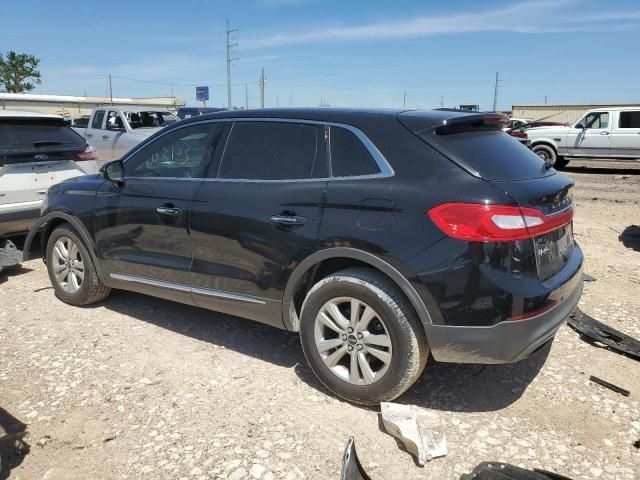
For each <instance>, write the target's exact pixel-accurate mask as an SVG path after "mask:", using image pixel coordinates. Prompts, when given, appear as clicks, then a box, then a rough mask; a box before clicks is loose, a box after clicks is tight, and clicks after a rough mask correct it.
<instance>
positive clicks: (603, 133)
mask: <svg viewBox="0 0 640 480" xmlns="http://www.w3.org/2000/svg"><path fill="white" fill-rule="evenodd" d="M600 135H609V132H600Z"/></svg>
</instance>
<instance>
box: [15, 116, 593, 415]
mask: <svg viewBox="0 0 640 480" xmlns="http://www.w3.org/2000/svg"><path fill="white" fill-rule="evenodd" d="M503 120H504V117H501V116H497V115H495V114H487V115H485V114H473V113H470V114H469V113H460V112H450V111H386V110H382V111H380V110H370V111H362V110H341V109H299V110H298V109H291V110H287V109H278V110H255V111H241V112H223V113H218V114H215V115H208V116H200V117H196V118H192V119H188V120H185V121H183V122H180V123H178V124H175V125H172V126H169V127H167V128H166V129H164V130H162V131H161V132H159V133H157V134H155V135H154V136H153V137H151V138H149V139H148V140H147V141H145V142H143V143H142V144H140V145H139V146H137V147H135V148H134V149H133V150H132V151H130V152H129V153H128V154H127V155H125V157H124V158H123V159H122V160H117V161H113V162H110V163H108V164H106V165H105V166H103V167H102V169H101V173H100V174H98V175H89V176H84V177H81V178H76V179H73V180H68V181H65V182H63V183H60V184H58V185H56V186H54V187H52V188H51V189H50V190H49V192H48V197H47V205H46V208H44V210H43V217H42V219H41V221H40V222H39V224H38V225H37V227H36V228H35V229H34V230H32V232H31V233H30V235H29V238H28V240H27V247H26V249H28V248H29V244H30V242H31V239H32V238H33V237H34V235H35V231H36V230H37V229H39V228H41V229H42V232H43V234H42V242H43V250H44V251H45V252H46V262H47V266H48V270H49V276H50V278H51V281H52V284H53V286H54V289H55V293H56V295H57V296H58V297H59V298H60V299H61V300H62V301H64V302H66V303H69V304H72V305H86V304H89V303H93V302H97V301H99V300H102V299H104V298H105V297H106V296H107V295H108V294H109V290H110V289H111V288H120V289H125V290H132V291H136V292H142V293H146V294H150V295H156V296H160V297H163V298H168V299H171V300H175V301H178V302H183V303H187V304H191V305H197V306H200V307H204V308H208V309H211V310H217V311H220V312H224V313H227V314H231V315H235V316H238V317H244V318H248V319H251V320H256V321H259V322H263V323H267V324H269V325H273V326H276V327H279V328H283V329H287V330H292V331H299V332H300V337H301V341H302V347H303V350H304V353H305V355H306V357H307V360H308V361H309V364H310V365H311V368H312V369H313V371H314V372H315V373H316V375H317V376H318V377H319V378H320V380H321V381H322V382H323V383H324V384H325V385H326V386H327V387H328V388H330V389H331V390H332V391H334V392H335V393H337V394H338V395H340V396H342V397H344V398H347V399H349V400H351V401H354V402H358V403H363V404H372V403H376V402H379V401H384V400H391V399H393V398H395V397H397V396H399V395H400V394H401V393H402V392H404V391H405V390H406V389H408V388H409V387H410V386H411V384H412V383H413V382H415V380H416V379H417V378H418V376H419V375H420V373H421V372H422V370H423V368H424V366H425V364H426V362H427V357H428V354H429V352H431V354H432V355H433V358H434V359H435V360H438V361H445V362H473V363H502V362H515V361H518V360H520V359H522V358H525V357H527V356H528V355H529V354H531V353H532V352H533V351H534V350H536V349H538V348H539V347H541V346H542V345H543V344H545V343H546V342H548V341H549V340H551V339H552V338H553V336H554V334H555V332H556V331H557V329H558V328H559V327H560V325H561V324H562V323H563V322H564V320H565V319H566V318H567V316H568V315H569V314H570V312H571V311H572V310H573V308H574V307H575V306H576V304H577V303H578V299H579V298H580V295H581V292H582V274H581V269H582V252H581V250H580V248H579V247H578V246H577V245H576V244H575V242H574V238H573V232H572V218H573V202H572V198H571V195H570V189H571V187H572V185H573V183H572V181H571V180H569V179H568V178H567V177H565V176H564V175H562V174H560V173H557V172H556V171H555V170H553V168H551V167H550V166H548V165H545V163H544V162H543V161H542V160H541V159H540V158H539V157H538V156H537V155H535V154H533V153H532V152H531V151H529V150H528V149H527V148H525V147H523V146H522V145H520V144H519V143H518V142H517V141H516V140H515V139H513V138H511V137H510V136H508V135H507V134H505V133H504V132H502V130H501V128H502V126H503Z"/></svg>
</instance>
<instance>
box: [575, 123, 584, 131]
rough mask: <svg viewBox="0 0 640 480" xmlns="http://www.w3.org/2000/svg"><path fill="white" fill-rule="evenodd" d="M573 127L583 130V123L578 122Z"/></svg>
mask: <svg viewBox="0 0 640 480" xmlns="http://www.w3.org/2000/svg"><path fill="white" fill-rule="evenodd" d="M574 128H579V129H580V130H584V129H585V126H584V125H583V124H581V123H579V124H577V125H576V126H575V127H574Z"/></svg>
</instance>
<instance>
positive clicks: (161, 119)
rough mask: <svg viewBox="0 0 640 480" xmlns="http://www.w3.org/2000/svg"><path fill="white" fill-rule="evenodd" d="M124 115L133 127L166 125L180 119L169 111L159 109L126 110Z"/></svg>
mask: <svg viewBox="0 0 640 480" xmlns="http://www.w3.org/2000/svg"><path fill="white" fill-rule="evenodd" d="M124 116H125V118H126V119H127V122H129V125H130V126H131V128H132V129H136V128H158V127H165V126H167V125H171V124H172V123H175V122H177V121H178V119H177V118H176V117H174V116H173V115H171V114H170V113H169V112H162V111H158V110H146V111H141V112H124Z"/></svg>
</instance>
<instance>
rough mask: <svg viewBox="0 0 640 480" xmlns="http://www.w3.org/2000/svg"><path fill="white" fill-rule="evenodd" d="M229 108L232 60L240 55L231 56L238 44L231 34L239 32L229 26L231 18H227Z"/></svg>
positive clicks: (228, 106) (229, 102) (229, 106)
mask: <svg viewBox="0 0 640 480" xmlns="http://www.w3.org/2000/svg"><path fill="white" fill-rule="evenodd" d="M226 31H227V108H228V109H229V110H231V62H233V61H236V60H238V57H235V58H232V57H231V49H232V48H233V47H237V46H238V42H234V43H231V34H232V33H233V32H237V31H238V29H237V28H234V29H233V30H232V29H231V28H230V27H229V19H228V18H227V30H226Z"/></svg>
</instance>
